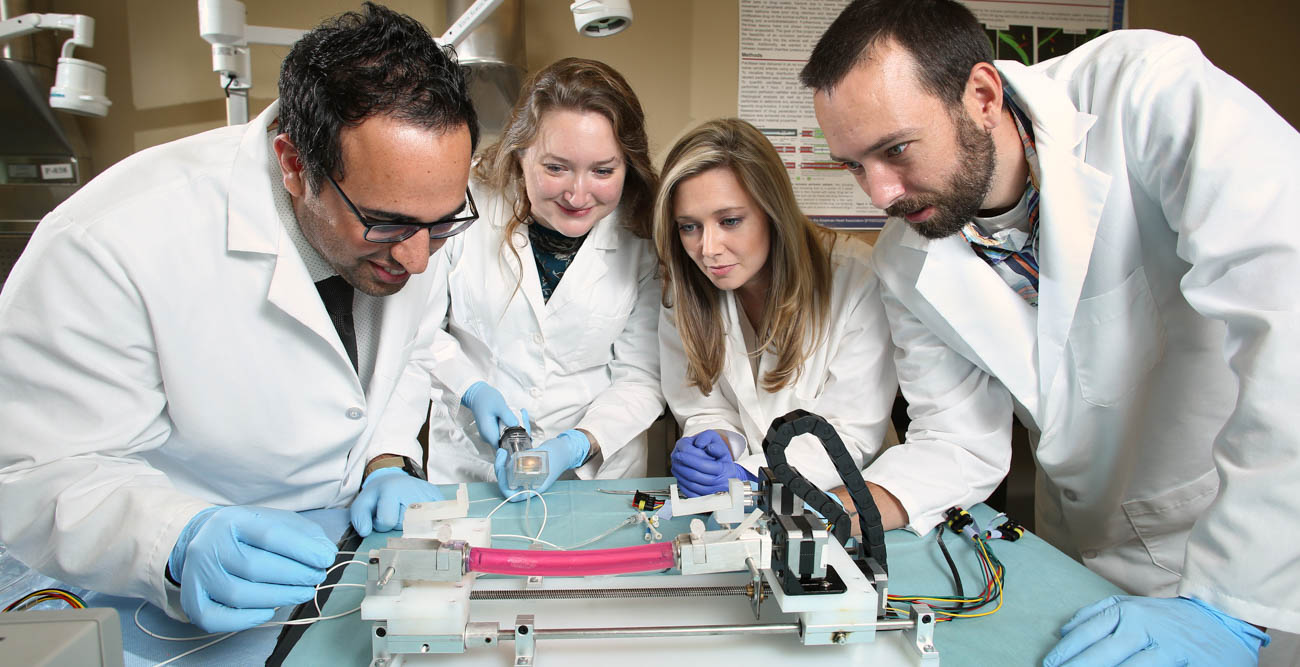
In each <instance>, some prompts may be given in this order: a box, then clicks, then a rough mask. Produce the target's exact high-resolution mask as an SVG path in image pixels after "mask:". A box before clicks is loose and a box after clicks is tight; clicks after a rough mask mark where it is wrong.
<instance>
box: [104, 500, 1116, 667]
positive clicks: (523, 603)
mask: <svg viewBox="0 0 1300 667" xmlns="http://www.w3.org/2000/svg"><path fill="white" fill-rule="evenodd" d="M672 481H673V480H672V479H671V478H649V479H621V480H592V481H578V480H574V481H560V482H558V483H556V484H555V486H554V487H553V488H552V489H551V490H549V491H548V492H546V493H545V494H544V496H543V499H544V500H545V507H544V508H543V503H542V501H541V500H539V499H537V498H532V499H530V500H528V501H526V502H513V503H508V504H505V505H503V506H502V505H501V497H500V493H499V491H498V490H497V486H496V484H494V483H474V484H469V485H467V489H468V492H469V501H470V502H469V515H470V516H476V517H481V516H485V515H487V514H488V513H489V512H492V511H493V510H494V509H495V510H496V511H495V513H494V514H493V516H492V535H493V539H492V546H493V547H499V548H509V549H527V548H529V545H530V542H528V541H527V540H524V539H522V538H520V537H511V536H534V537H539V538H540V539H541V540H545V541H546V542H549V543H551V544H552V545H558V546H561V547H568V546H573V545H580V544H584V543H586V542H588V541H590V540H592V539H593V538H596V537H600V539H599V540H597V541H595V542H592V543H591V544H588V545H586V546H584V547H583V548H592V549H595V548H611V547H623V546H633V545H640V544H645V543H646V534H647V528H646V525H645V523H643V522H639V521H632V520H631V519H632V516H633V514H634V512H635V511H636V510H635V509H634V508H633V507H632V504H631V498H632V496H631V494H630V493H627V492H630V491H635V490H637V489H641V490H661V489H666V488H667V486H668V484H670V483H671V482H672ZM442 489H443V492H444V495H446V496H447V497H449V498H450V497H454V495H455V490H456V487H455V486H454V485H446V486H443V487H442ZM611 491H613V492H623V493H610V492H611ZM498 506H500V507H498ZM970 513H971V515H972V516H973V517H974V518H975V519H976V520H977V521H978V522H979V523H980V525H981V526H983V525H984V524H986V523H988V522H989V521H990V519H992V518H993V516H994V511H993V510H992V509H990V508H988V507H986V506H984V505H978V506H976V507H973V508H971V509H970ZM304 514H305V515H306V516H308V517H309V518H312V519H314V520H315V521H317V522H318V523H320V524H321V525H322V526H323V527H325V528H326V531H327V533H328V534H332V535H343V534H344V533H345V532H346V533H347V535H348V536H350V537H351V538H352V539H351V541H350V542H349V541H347V540H346V539H345V540H344V543H343V545H342V547H341V548H343V549H347V550H354V551H356V552H357V553H356V555H352V554H350V553H346V554H340V562H342V561H346V560H354V559H355V561H356V562H353V563H349V564H347V565H343V566H341V567H340V568H338V569H337V570H336V571H335V573H334V575H333V576H331V578H330V581H333V582H336V583H342V584H352V585H358V584H364V583H365V581H366V577H367V564H366V563H365V561H366V560H367V554H368V553H369V551H370V550H371V549H376V548H380V547H382V546H384V545H385V544H386V542H387V540H388V538H390V537H395V536H398V533H382V534H373V535H370V536H369V537H367V538H365V539H364V540H360V541H359V542H360V543H359V545H357V544H356V543H357V542H358V540H357V539H356V536H355V534H353V533H352V532H351V531H349V530H347V521H348V518H347V512H346V510H342V509H335V510H317V511H314V512H308V513H304ZM692 518H693V517H678V518H675V519H668V520H665V521H663V522H661V523H660V525H659V527H658V530H659V532H660V533H661V534H662V539H663V540H671V539H672V538H673V537H674V536H675V535H676V534H678V533H680V532H686V531H689V530H690V522H691V519H692ZM695 518H698V517H695ZM543 519H545V526H544V527H543V525H542V521H543ZM620 524H623V525H622V527H618V528H616V527H617V526H620ZM713 527H716V526H713ZM985 527H987V526H985ZM539 529H540V530H541V533H540V535H538V531H539ZM611 531H612V532H611ZM601 536H603V537H601ZM943 539H944V542H945V544H946V546H947V548H948V551H949V553H950V554H951V556H952V558H953V560H954V562H955V564H956V566H957V568H958V572H959V574H960V578H961V581H962V584H963V589H964V592H965V593H966V594H967V595H973V594H975V593H976V592H977V591H978V589H980V588H982V587H983V582H984V578H983V576H982V574H981V569H980V564H979V560H978V559H977V557H976V548H977V547H976V545H975V543H974V542H972V541H970V540H968V539H966V538H964V537H962V536H960V535H957V534H953V533H951V532H947V531H945V534H944V536H943ZM885 543H886V546H887V550H888V571H889V574H888V580H889V583H888V585H889V593H890V594H893V595H906V596H935V597H944V596H952V595H954V594H955V588H954V582H953V576H952V574H951V571H950V569H949V566H948V564H947V563H946V562H945V560H944V557H943V554H942V552H941V551H940V549H939V547H938V544H937V541H936V535H935V533H934V532H931V533H930V534H928V535H925V536H922V537H918V536H916V535H914V534H912V533H910V532H907V531H903V530H895V531H890V532H888V533H886V538H885ZM988 544H989V547H990V548H991V549H992V551H993V553H994V555H995V556H996V558H997V559H998V560H999V561H1000V562H1001V563H1002V565H1003V566H1004V567H1005V574H1004V580H1003V587H1002V595H1001V601H1000V604H997V605H988V606H987V607H985V608H983V609H981V610H979V611H978V612H974V613H982V612H988V611H992V610H993V609H994V608H995V607H996V611H995V612H994V613H991V614H987V615H984V616H978V617H972V618H960V619H956V620H952V621H948V622H941V623H938V624H936V625H935V627H934V645H935V647H936V648H937V649H938V652H939V660H940V662H939V664H941V665H949V666H957V665H989V664H1005V665H1031V664H1040V663H1041V661H1042V658H1043V656H1044V655H1045V654H1046V653H1047V652H1048V651H1049V650H1050V649H1051V648H1052V646H1053V645H1054V644H1055V643H1056V640H1057V631H1058V629H1059V628H1060V627H1061V625H1062V624H1063V623H1064V622H1065V621H1066V620H1067V619H1069V618H1070V616H1071V615H1072V614H1073V613H1074V612H1075V611H1076V610H1077V609H1079V608H1080V607H1082V606H1083V605H1085V604H1088V603H1090V602H1093V601H1095V600H1098V599H1100V598H1103V597H1105V596H1108V595H1114V594H1120V593H1121V592H1122V591H1120V589H1118V588H1117V587H1116V586H1114V585H1113V584H1111V583H1109V582H1108V581H1106V580H1104V579H1102V578H1101V577H1099V576H1098V575H1096V574H1094V573H1092V572H1091V571H1090V570H1088V569H1086V568H1084V567H1083V566H1082V565H1080V564H1079V563H1077V562H1075V561H1074V560H1072V559H1070V558H1069V557H1067V556H1066V555H1064V554H1063V553H1061V552H1060V551H1057V550H1056V549H1055V548H1053V547H1052V546H1050V545H1049V544H1047V543H1046V542H1044V541H1042V540H1041V539H1039V538H1038V537H1036V536H1034V535H1033V534H1031V533H1025V535H1024V537H1022V538H1021V539H1019V540H1017V541H1014V542H1011V541H1005V540H991V541H989V542H988ZM674 572H675V571H668V572H665V573H661V574H658V575H655V576H656V577H669V578H670V579H669V580H665V581H670V580H675V581H679V582H680V581H681V580H684V579H693V578H687V577H680V576H674ZM486 576H492V575H486ZM695 576H696V577H702V578H705V581H706V582H723V581H725V580H726V577H727V575H695ZM743 577H745V578H747V577H748V575H747V574H746V575H743ZM732 578H733V579H734V578H735V577H734V576H733V577H732ZM484 579H485V577H481V578H480V580H479V582H478V583H476V585H475V590H476V591H478V590H480V588H482V589H491V588H503V587H506V588H508V587H515V586H516V585H517V584H518V582H519V581H520V580H519V579H517V578H516V579H514V580H513V581H509V580H502V581H491V582H490V581H485V580H484ZM554 579H555V578H549V577H548V578H546V580H543V581H542V582H541V583H540V584H539V583H538V582H533V583H532V584H530V585H529V587H534V586H540V587H541V588H547V587H548V586H549V585H550V584H554V585H555V587H558V588H573V587H575V586H573V585H572V584H571V583H564V582H562V581H554ZM610 579H611V578H609V577H604V578H584V579H583V580H582V582H583V584H584V585H586V586H589V587H594V588H598V589H599V588H610V587H612V585H611V584H610ZM646 580H649V579H646ZM570 581H572V580H570ZM618 583H623V582H614V584H618ZM740 583H743V579H742V580H740ZM668 585H675V584H668ZM519 586H522V585H519ZM327 592H328V595H326V593H327ZM363 597H364V590H363V589H362V588H359V587H353V586H348V587H336V588H331V589H328V591H325V590H322V592H321V594H320V598H321V600H322V604H321V616H325V617H328V616H333V615H337V614H343V613H345V612H348V611H350V610H352V609H355V608H357V607H359V606H360V604H361V600H362V598H363ZM86 602H87V603H88V604H89V605H90V606H100V607H103V606H111V607H113V608H115V609H117V610H118V612H119V615H120V617H121V622H122V632H123V645H124V647H125V652H126V665H128V666H136V665H156V664H158V663H160V662H162V661H165V660H168V659H171V658H174V657H176V656H178V655H180V654H182V653H184V652H186V651H188V650H191V649H194V648H197V647H199V646H202V645H204V644H208V643H209V642H212V641H213V640H214V639H218V638H220V635H217V636H212V637H208V638H205V639H197V640H193V641H187V642H175V641H163V640H160V639H154V638H152V637H149V636H147V635H145V634H144V633H143V632H141V630H140V629H139V628H138V627H137V625H136V622H135V618H136V615H137V612H138V615H139V619H140V622H141V624H143V625H144V626H145V627H146V628H148V629H149V630H150V631H151V632H153V633H154V634H158V635H163V636H170V637H194V636H198V635H202V634H204V633H202V632H201V631H200V630H198V629H197V628H195V627H193V626H189V625H186V624H182V623H178V622H176V621H174V620H172V619H169V618H167V617H166V616H165V615H164V614H163V613H162V612H161V611H160V610H158V609H157V608H155V607H153V606H152V605H145V606H144V607H143V609H141V608H140V601H139V600H132V599H128V598H119V597H114V596H107V595H100V594H95V593H89V594H87V598H86ZM763 605H764V607H763V610H764V611H763V613H764V614H765V617H764V619H763V621H762V622H764V623H766V622H768V619H769V618H770V617H771V616H772V615H773V613H774V612H776V609H775V606H776V603H775V602H774V601H773V600H768V601H765V602H764V603H763ZM895 606H901V605H895ZM470 610H471V618H470V620H471V621H498V622H499V623H500V624H501V626H502V627H503V628H509V627H512V624H513V621H514V619H515V616H516V615H517V614H533V615H534V618H535V623H536V628H537V629H538V630H541V629H543V628H549V629H559V628H593V627H607V626H612V627H632V626H638V627H651V626H680V625H718V624H735V625H743V624H745V623H758V622H759V621H756V620H755V619H754V615H753V612H752V610H751V608H750V601H749V600H748V599H747V598H745V597H740V596H733V597H711V598H692V597H663V598H652V599H646V598H616V599H587V598H583V597H579V598H576V599H544V600H518V599H515V600H505V601H499V600H475V601H473V602H471V605H470ZM289 613H290V610H281V613H280V614H279V615H278V616H277V618H278V619H283V618H285V617H286V616H287V615H288V614H289ZM293 614H294V615H295V616H296V617H304V618H305V617H314V616H316V610H315V608H314V607H313V606H312V603H310V602H309V603H307V604H306V605H303V606H301V607H299V608H298V609H297V610H293ZM371 632H372V622H371V621H366V620H363V619H362V618H361V617H360V614H359V613H351V614H348V615H345V616H341V617H339V618H334V619H331V620H322V621H318V622H316V623H314V624H311V625H306V626H284V627H269V628H257V629H253V630H248V631H245V632H243V633H240V634H237V635H235V636H233V637H230V638H229V639H223V640H221V641H219V642H217V643H215V644H212V645H211V646H208V647H207V648H204V649H202V650H199V651H196V652H194V653H192V654H190V655H187V656H185V657H184V658H181V659H179V660H176V661H175V662H171V663H168V664H172V665H232V664H239V665H245V664H268V665H284V666H286V667H290V666H292V667H298V666H313V667H315V666H319V665H357V666H361V665H368V664H369V663H370V659H371V642H372V640H371ZM901 634H902V633H900V632H896V631H894V632H885V631H880V632H877V634H876V640H875V642H873V643H872V644H859V645H852V644H849V645H842V646H841V645H830V646H803V645H802V644H801V643H800V641H799V637H798V636H797V635H796V634H793V633H786V634H766V635H743V636H741V635H736V636H732V635H714V636H698V637H695V636H692V637H668V638H643V637H636V638H626V639H617V638H600V639H554V640H550V639H544V638H542V639H539V640H538V641H537V643H536V664H537V665H542V666H543V667H544V666H545V665H606V664H611V660H615V659H616V660H618V661H619V662H622V663H624V664H626V665H629V666H631V665H641V664H661V663H671V664H673V665H674V667H685V666H687V665H711V666H713V665H716V663H718V662H719V661H730V662H744V661H748V660H755V661H761V662H768V661H769V660H775V661H777V662H780V661H781V660H783V659H787V658H788V659H791V660H799V661H800V663H799V664H807V663H813V664H816V663H825V664H858V663H859V662H860V661H861V660H862V659H863V657H867V658H870V659H873V662H875V663H877V664H907V663H906V660H907V658H908V654H907V652H906V651H904V650H902V649H905V648H907V647H906V646H905V642H904V641H902V640H901V639H900V636H901ZM873 644H877V645H879V646H876V647H874V648H873ZM514 656H515V652H514V647H513V646H512V645H511V643H510V642H497V643H496V644H495V645H489V646H486V647H480V648H475V649H470V650H469V651H467V652H466V653H463V654H443V655H429V656H427V660H424V658H425V656H416V658H417V659H416V660H411V661H407V662H406V664H408V665H414V664H436V665H462V664H463V665H502V666H503V667H505V666H508V665H514V664H515V661H514ZM846 660H847V662H845V661H846ZM896 661H897V662H896Z"/></svg>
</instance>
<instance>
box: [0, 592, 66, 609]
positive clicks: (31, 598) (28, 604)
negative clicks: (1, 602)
mask: <svg viewBox="0 0 1300 667" xmlns="http://www.w3.org/2000/svg"><path fill="white" fill-rule="evenodd" d="M49 600H60V601H63V602H66V603H67V604H68V606H69V607H72V608H73V609H85V608H86V602H85V600H82V599H81V598H80V597H77V594H76V593H73V592H71V591H65V590H63V589H62V588H42V589H41V590H39V591H32V592H31V593H28V594H27V595H24V596H22V597H21V598H18V599H17V600H14V601H13V602H12V603H10V604H9V606H8V607H5V608H4V611H27V610H28V609H31V608H32V607H35V606H36V605H38V604H40V603H42V602H47V601H49Z"/></svg>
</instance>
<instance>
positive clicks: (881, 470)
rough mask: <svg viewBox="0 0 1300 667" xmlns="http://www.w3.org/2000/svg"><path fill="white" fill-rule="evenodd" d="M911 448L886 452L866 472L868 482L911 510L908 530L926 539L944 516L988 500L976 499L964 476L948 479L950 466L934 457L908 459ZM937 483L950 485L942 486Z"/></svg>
mask: <svg viewBox="0 0 1300 667" xmlns="http://www.w3.org/2000/svg"><path fill="white" fill-rule="evenodd" d="M928 446H931V447H932V446H933V445H928ZM911 447H912V449H917V448H918V446H916V445H912V446H911ZM908 448H909V445H899V446H897V447H893V448H890V449H888V450H885V451H884V452H882V453H881V455H880V456H879V457H878V458H877V459H876V460H875V461H874V462H872V464H871V465H870V466H868V467H867V469H866V470H864V471H862V478H863V479H864V480H865V481H867V482H870V483H872V484H875V485H877V486H880V487H882V488H884V489H885V490H886V491H889V492H890V493H891V494H893V496H894V497H895V498H897V499H898V502H899V504H901V505H902V506H903V509H905V510H907V518H908V524H907V525H906V526H904V527H905V528H907V529H908V530H910V531H912V532H913V533H916V534H917V535H925V534H926V533H928V532H930V530H931V529H933V528H934V527H935V526H937V525H938V524H939V523H940V522H942V521H943V513H944V511H945V510H947V509H948V508H949V507H952V506H954V505H960V506H962V507H966V506H968V505H972V504H974V503H977V502H980V501H982V500H983V499H984V498H982V497H981V498H975V497H973V495H972V494H971V493H970V491H969V489H968V487H967V486H966V485H965V484H964V483H962V482H961V477H960V476H958V475H948V474H947V471H948V470H949V469H950V466H949V465H944V464H942V463H941V462H936V461H932V460H931V459H933V458H934V457H926V456H918V455H912V456H908V454H909V453H910V452H908V451H907V450H908ZM932 464H933V465H932ZM936 480H946V481H945V483H944V484H943V485H941V486H939V485H936ZM957 487H960V488H957ZM985 495H986V496H987V494H985ZM945 499H947V500H945Z"/></svg>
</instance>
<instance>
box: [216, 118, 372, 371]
mask: <svg viewBox="0 0 1300 667" xmlns="http://www.w3.org/2000/svg"><path fill="white" fill-rule="evenodd" d="M279 112H280V103H279V102H274V103H272V104H271V105H270V106H268V107H267V108H266V110H265V111H263V112H262V113H261V114H259V115H258V116H257V118H256V119H254V120H253V122H251V123H249V124H248V126H247V129H246V130H245V132H244V137H243V139H242V140H241V142H240V146H239V152H238V153H237V154H236V156H235V161H234V163H233V165H232V169H231V173H230V188H229V190H228V192H229V193H230V194H229V198H228V199H227V202H226V248H227V250H229V251H230V252H243V253H256V254H263V255H270V256H273V257H274V260H273V262H274V263H273V264H272V265H271V266H270V276H269V278H270V284H269V286H268V288H267V295H266V298H267V301H269V302H270V303H271V304H273V305H275V306H276V307H277V308H279V309H280V310H282V311H284V313H285V314H287V315H289V316H290V317H292V318H293V319H295V320H298V321H299V322H301V323H302V324H303V325H304V326H306V327H307V328H308V329H311V330H312V331H313V332H315V333H316V334H317V335H319V336H320V337H321V338H323V339H325V341H326V342H328V343H329V344H330V345H331V346H333V347H334V349H335V350H336V351H337V352H338V354H339V356H340V358H341V359H342V360H343V362H344V363H346V364H347V365H348V367H349V368H350V367H351V366H352V361H351V360H350V359H349V358H348V353H347V351H346V350H345V349H344V348H343V342H342V341H340V340H339V336H338V332H337V331H335V330H334V324H333V323H332V322H331V321H330V318H329V313H327V312H325V305H324V304H323V303H321V299H320V294H319V293H318V292H317V291H316V285H315V284H314V283H313V282H312V280H311V276H310V275H309V274H308V273H307V266H306V265H305V264H304V263H303V261H302V257H300V256H299V255H298V249H297V248H296V247H295V246H294V245H293V240H292V239H290V238H289V233H288V232H287V231H285V229H284V225H282V224H280V219H279V217H278V216H276V215H275V214H274V213H273V212H274V211H275V196H274V194H273V191H272V187H273V186H272V178H274V177H275V176H274V174H269V173H268V171H269V169H270V167H269V166H268V165H269V160H270V150H271V147H270V142H269V141H268V134H267V133H268V130H269V128H270V127H271V125H272V124H273V123H274V122H275V121H276V119H277V118H278V116H279ZM268 212H272V213H269V214H268Z"/></svg>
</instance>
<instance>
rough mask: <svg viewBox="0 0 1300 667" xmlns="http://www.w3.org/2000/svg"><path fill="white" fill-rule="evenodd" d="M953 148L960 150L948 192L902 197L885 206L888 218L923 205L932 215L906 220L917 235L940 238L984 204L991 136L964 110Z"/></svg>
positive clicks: (989, 175) (989, 181)
mask: <svg viewBox="0 0 1300 667" xmlns="http://www.w3.org/2000/svg"><path fill="white" fill-rule="evenodd" d="M955 117H956V121H955V123H956V126H957V148H958V150H959V151H961V155H960V161H959V166H958V169H957V172H956V173H955V174H953V176H952V178H951V179H949V180H948V191H947V192H944V193H926V194H919V195H916V196H914V197H904V198H902V199H898V200H896V201H895V202H894V204H893V205H892V206H890V207H889V208H887V209H885V213H887V214H888V215H889V216H890V217H903V216H905V215H907V214H909V213H915V212H917V211H920V210H922V209H924V208H925V207H927V206H933V207H934V209H935V210H934V214H933V215H931V216H930V218H929V219H928V220H926V221H925V222H920V223H912V222H908V224H909V225H911V226H912V229H915V230H916V231H917V233H918V234H920V235H921V236H924V237H926V238H929V239H941V238H945V237H948V236H952V235H953V234H956V233H957V232H960V231H961V229H962V227H965V226H966V223H968V222H970V221H971V219H972V218H974V217H975V214H976V213H978V212H979V210H980V206H982V205H983V204H984V198H985V197H986V196H988V193H989V188H990V187H991V186H992V184H993V137H992V136H990V135H989V133H988V132H985V131H982V130H980V128H979V126H978V125H976V124H975V121H973V120H971V119H970V116H967V115H966V113H965V110H963V109H958V110H957V112H956V114H955Z"/></svg>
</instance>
